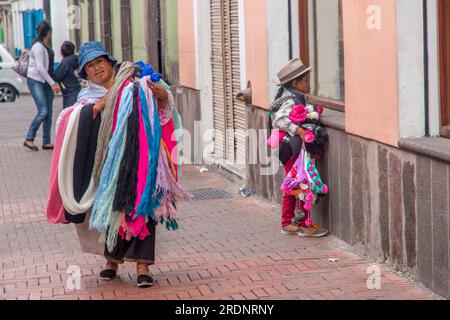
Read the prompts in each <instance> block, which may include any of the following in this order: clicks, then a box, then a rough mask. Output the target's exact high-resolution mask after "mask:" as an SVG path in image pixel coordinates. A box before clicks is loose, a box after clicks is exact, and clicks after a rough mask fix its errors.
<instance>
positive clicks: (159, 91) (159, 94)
mask: <svg viewBox="0 0 450 320" xmlns="http://www.w3.org/2000/svg"><path fill="white" fill-rule="evenodd" d="M147 86H148V88H149V89H150V90H152V92H153V95H154V96H155V98H156V99H158V100H159V101H165V100H167V99H168V98H169V94H168V93H167V91H166V89H164V87H163V86H162V85H160V84H157V83H153V82H151V81H147Z"/></svg>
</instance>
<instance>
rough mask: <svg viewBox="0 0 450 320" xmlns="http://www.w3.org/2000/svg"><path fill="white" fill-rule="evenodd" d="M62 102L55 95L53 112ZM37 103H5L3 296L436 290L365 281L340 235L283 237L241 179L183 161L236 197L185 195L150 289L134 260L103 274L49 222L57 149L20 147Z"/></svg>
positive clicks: (321, 295) (0, 200) (345, 294)
mask: <svg viewBox="0 0 450 320" xmlns="http://www.w3.org/2000/svg"><path fill="white" fill-rule="evenodd" d="M61 104H62V103H61V100H60V99H58V100H57V101H56V105H55V113H57V111H59V110H61ZM34 112H35V111H34V107H33V104H32V101H31V99H30V97H22V98H20V100H19V101H18V102H17V103H15V104H0V299H16V298H18V299H83V300H85V299H92V300H94V299H95V300H97V299H170V300H173V299H239V300H240V299H306V300H310V299H314V300H315V299H432V298H433V297H432V296H431V295H430V294H428V293H426V292H424V291H422V290H421V289H419V288H418V287H416V286H414V285H413V284H412V283H410V282H409V281H408V280H406V279H404V278H401V277H399V276H398V275H397V274H395V273H393V272H391V271H389V270H388V269H387V268H386V267H385V266H380V267H381V275H382V277H381V290H368V288H367V279H368V277H369V275H368V274H367V268H368V267H369V266H370V265H371V262H370V261H367V260H364V259H363V258H360V257H358V256H356V255H355V254H352V253H351V252H350V250H349V249H348V247H346V246H345V245H344V244H343V243H342V242H340V241H338V240H337V239H335V238H333V237H329V238H326V239H322V240H305V239H301V238H298V237H287V236H281V235H280V230H279V213H278V212H279V209H278V208H276V207H273V206H272V205H270V204H268V203H266V202H264V201H261V200H257V199H256V198H241V197H238V196H237V195H236V191H235V190H236V189H237V187H236V186H233V185H230V184H229V183H228V182H227V181H225V180H223V179H222V178H221V177H219V176H218V175H216V174H215V173H212V172H207V173H200V171H199V168H198V167H193V166H189V167H185V168H184V172H183V177H182V183H183V185H184V186H185V188H186V190H188V191H190V192H193V191H195V190H199V189H205V188H213V189H221V190H225V191H227V192H228V193H229V194H230V195H231V198H226V199H216V200H199V199H197V200H194V201H192V202H190V203H183V204H182V206H181V208H180V210H179V216H180V223H181V230H180V231H179V232H176V233H174V232H168V231H166V230H164V228H163V227H160V228H159V229H158V233H157V264H156V265H155V266H153V267H152V268H151V272H152V275H153V276H154V278H155V280H156V284H155V286H154V287H153V288H151V289H144V290H142V289H137V288H136V287H135V281H136V277H135V274H134V266H133V265H131V264H126V265H124V266H123V267H122V268H121V269H120V278H119V279H117V280H114V281H112V282H110V283H105V282H101V281H100V280H99V279H98V278H97V275H98V273H99V272H100V271H101V270H102V267H103V264H104V260H103V259H102V258H101V257H96V256H92V255H87V254H83V253H81V251H80V249H79V244H78V241H77V239H76V236H75V233H74V230H73V226H70V225H68V226H52V225H49V224H48V223H47V222H46V218H45V213H44V207H45V203H46V198H47V187H48V174H49V166H50V161H51V153H49V152H44V151H40V152H38V153H32V152H31V151H28V150H25V149H24V148H23V147H22V142H23V138H24V136H25V133H26V129H27V126H28V124H29V122H30V120H31V119H32V117H33V115H34ZM54 118H56V115H55V116H54ZM41 136H42V133H41V132H39V135H38V140H37V145H39V146H40V145H41V144H42V142H41ZM330 258H336V259H337V262H336V263H332V262H330V261H329V259H330ZM73 265H77V266H80V267H81V270H82V280H81V288H80V290H77V291H71V290H69V288H68V287H67V286H66V282H67V277H68V274H67V268H68V267H69V266H73Z"/></svg>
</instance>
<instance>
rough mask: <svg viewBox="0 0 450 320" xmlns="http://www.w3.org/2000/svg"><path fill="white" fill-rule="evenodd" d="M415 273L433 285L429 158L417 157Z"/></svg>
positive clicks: (422, 280) (421, 279) (426, 283)
mask: <svg viewBox="0 0 450 320" xmlns="http://www.w3.org/2000/svg"><path fill="white" fill-rule="evenodd" d="M417 195H418V200H417V212H418V214H417V274H418V276H419V280H420V281H421V282H423V283H424V284H425V285H426V286H428V287H429V288H431V287H432V285H433V281H432V279H433V229H432V219H431V217H432V215H431V208H432V207H431V160H430V159H428V158H425V157H422V156H418V157H417Z"/></svg>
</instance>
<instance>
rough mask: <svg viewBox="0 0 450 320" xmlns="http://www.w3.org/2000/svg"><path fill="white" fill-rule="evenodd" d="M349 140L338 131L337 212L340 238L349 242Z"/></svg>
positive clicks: (350, 232) (350, 231)
mask: <svg viewBox="0 0 450 320" xmlns="http://www.w3.org/2000/svg"><path fill="white" fill-rule="evenodd" d="M350 169H351V166H350V142H349V136H348V135H347V134H345V133H341V132H339V212H340V218H341V238H342V240H344V241H345V242H348V243H350V242H351V240H352V239H351V238H352V237H351V234H352V230H351V227H352V226H351V213H350V183H351V180H350V176H351V171H350Z"/></svg>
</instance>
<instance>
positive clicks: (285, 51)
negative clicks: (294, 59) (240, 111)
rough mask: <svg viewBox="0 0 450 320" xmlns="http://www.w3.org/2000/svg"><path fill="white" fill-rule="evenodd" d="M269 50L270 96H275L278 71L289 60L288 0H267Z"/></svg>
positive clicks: (271, 98)
mask: <svg viewBox="0 0 450 320" xmlns="http://www.w3.org/2000/svg"><path fill="white" fill-rule="evenodd" d="M266 8H267V37H268V39H267V43H268V52H269V61H268V65H269V83H268V86H269V98H270V100H271V101H272V100H273V99H274V98H275V95H276V93H277V90H278V87H277V85H276V81H277V72H278V71H279V70H280V69H281V68H282V67H283V66H284V65H285V64H286V63H287V62H288V61H289V23H288V12H289V6H288V2H287V1H273V0H266Z"/></svg>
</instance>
